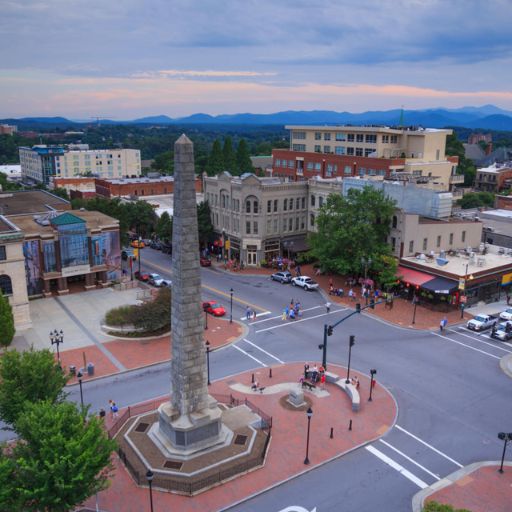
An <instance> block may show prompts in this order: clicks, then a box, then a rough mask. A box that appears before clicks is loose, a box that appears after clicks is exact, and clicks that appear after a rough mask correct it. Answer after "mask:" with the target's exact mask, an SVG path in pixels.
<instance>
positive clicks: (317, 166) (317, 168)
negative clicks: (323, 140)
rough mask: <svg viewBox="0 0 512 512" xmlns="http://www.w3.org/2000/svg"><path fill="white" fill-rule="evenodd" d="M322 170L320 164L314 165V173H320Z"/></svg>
mask: <svg viewBox="0 0 512 512" xmlns="http://www.w3.org/2000/svg"><path fill="white" fill-rule="evenodd" d="M321 170H322V164H321V163H320V162H317V163H316V164H315V171H321Z"/></svg>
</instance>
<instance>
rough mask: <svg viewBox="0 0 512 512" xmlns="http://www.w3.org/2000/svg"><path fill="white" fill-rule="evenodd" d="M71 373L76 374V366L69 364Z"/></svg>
mask: <svg viewBox="0 0 512 512" xmlns="http://www.w3.org/2000/svg"><path fill="white" fill-rule="evenodd" d="M69 374H70V375H76V366H73V365H70V366H69Z"/></svg>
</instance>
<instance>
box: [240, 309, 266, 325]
mask: <svg viewBox="0 0 512 512" xmlns="http://www.w3.org/2000/svg"><path fill="white" fill-rule="evenodd" d="M270 313H272V311H263V313H256V317H258V316H267V315H270ZM240 320H249V321H251V320H252V316H251V318H247V316H241V317H240ZM263 321H264V320H263ZM253 323H255V324H257V323H258V322H253Z"/></svg>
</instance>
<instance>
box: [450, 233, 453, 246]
mask: <svg viewBox="0 0 512 512" xmlns="http://www.w3.org/2000/svg"><path fill="white" fill-rule="evenodd" d="M450 245H453V233H450Z"/></svg>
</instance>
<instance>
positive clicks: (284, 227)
mask: <svg viewBox="0 0 512 512" xmlns="http://www.w3.org/2000/svg"><path fill="white" fill-rule="evenodd" d="M287 230H288V222H287V221H286V219H283V231H287Z"/></svg>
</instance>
